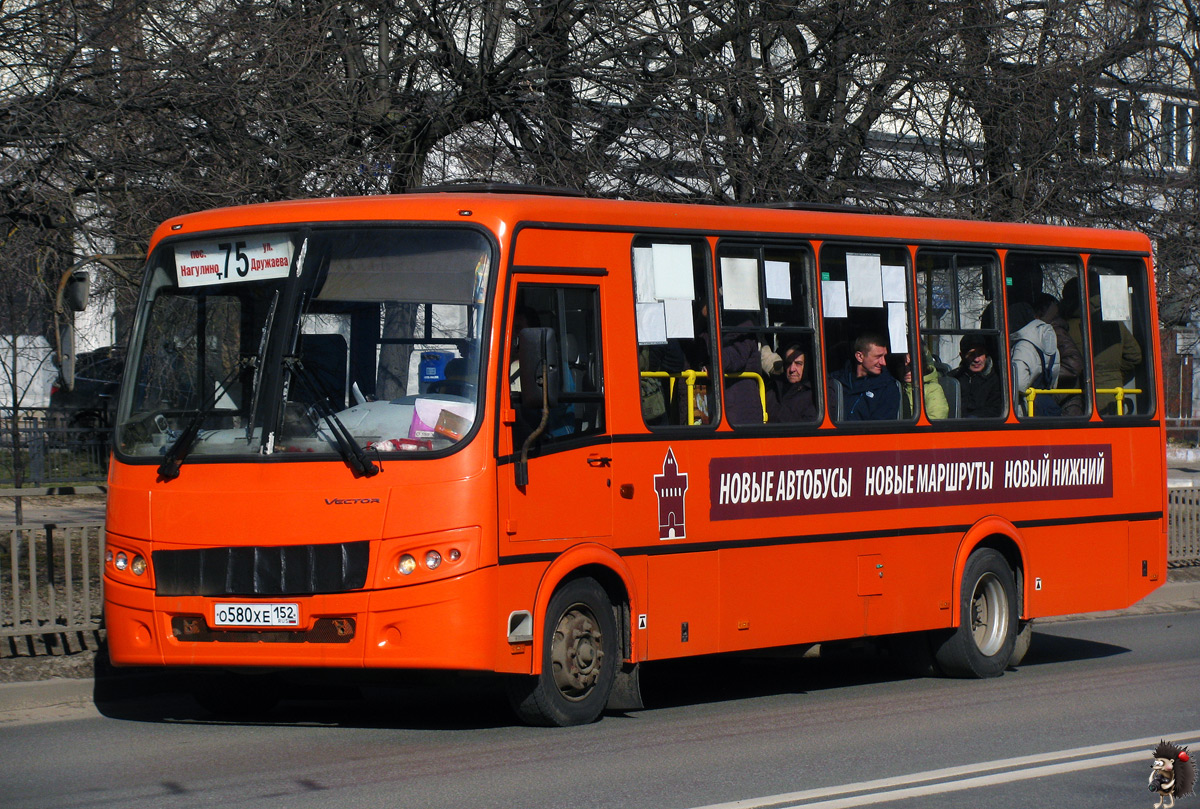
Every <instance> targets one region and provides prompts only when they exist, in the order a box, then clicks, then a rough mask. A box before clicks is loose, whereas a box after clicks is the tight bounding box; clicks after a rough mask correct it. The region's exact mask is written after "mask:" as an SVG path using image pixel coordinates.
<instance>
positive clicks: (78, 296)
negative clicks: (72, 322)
mask: <svg viewBox="0 0 1200 809" xmlns="http://www.w3.org/2000/svg"><path fill="white" fill-rule="evenodd" d="M91 286H92V280H91V277H90V276H89V275H88V274H87V273H86V272H83V271H79V272H73V273H71V277H70V278H69V279H67V285H66V287H65V288H64V289H63V303H65V304H66V305H67V308H68V309H70V310H71V311H72V312H82V311H83V310H84V309H86V308H87V305H88V296H89V295H90V293H91Z"/></svg>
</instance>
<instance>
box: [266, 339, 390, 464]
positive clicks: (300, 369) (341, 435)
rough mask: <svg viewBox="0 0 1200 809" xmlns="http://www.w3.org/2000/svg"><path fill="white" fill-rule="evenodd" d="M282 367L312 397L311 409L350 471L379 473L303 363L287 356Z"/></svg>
mask: <svg viewBox="0 0 1200 809" xmlns="http://www.w3.org/2000/svg"><path fill="white" fill-rule="evenodd" d="M283 367H284V368H285V369H286V370H287V371H289V372H291V373H292V374H294V375H295V376H296V378H297V379H299V380H300V384H301V385H303V386H304V388H305V390H307V391H308V392H309V395H311V396H312V397H313V405H312V406H313V408H314V409H315V410H316V411H317V415H318V416H319V417H320V418H321V419H322V420H324V421H325V423H326V424H328V425H329V432H331V433H333V440H334V442H335V443H336V444H337V448H338V452H339V453H340V454H341V456H342V460H344V461H345V462H346V466H348V467H350V471H351V472H353V473H354V476H355V477H356V478H358V477H367V478H369V477H371V476H373V475H376V474H378V473H379V467H378V466H376V465H375V463H374V462H373V461H372V460H371V459H370V458H368V457H367V453H366V452H365V451H364V450H363V448H362V447H360V446H359V445H358V442H357V441H355V440H354V436H353V434H351V432H350V431H349V430H348V429H346V425H345V424H343V423H342V420H341V419H339V418H338V417H337V414H336V413H334V412H333V409H332V408H331V407H330V406H329V402H328V401H327V397H326V396H325V395H324V394H322V393H321V391H320V390H318V389H317V383H316V382H315V381H314V380H313V378H312V375H311V374H310V373H309V372H308V369H306V368H305V367H304V363H303V362H301V361H300V358H299V357H297V356H287V357H284V358H283Z"/></svg>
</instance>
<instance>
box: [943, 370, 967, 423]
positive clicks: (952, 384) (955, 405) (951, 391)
mask: <svg viewBox="0 0 1200 809" xmlns="http://www.w3.org/2000/svg"><path fill="white" fill-rule="evenodd" d="M938 384H939V385H941V386H942V392H943V393H945V394H946V404H947V405H949V406H950V409H949V411H948V413H947V414H946V418H948V419H956V418H958V417H959V416H958V414H959V413H960V412H961V411H962V386H961V385H960V384H959V382H958V380H957V379H956V378H954V377H952V376H949V375H939V376H938Z"/></svg>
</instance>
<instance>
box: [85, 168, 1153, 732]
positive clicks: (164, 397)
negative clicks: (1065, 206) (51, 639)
mask: <svg viewBox="0 0 1200 809" xmlns="http://www.w3.org/2000/svg"><path fill="white" fill-rule="evenodd" d="M1085 315H1086V316H1085ZM1155 322H1156V310H1155V295H1154V273H1153V268H1152V264H1151V245H1150V242H1149V241H1148V239H1147V238H1146V237H1145V236H1143V235H1140V234H1136V233H1128V232H1118V231H1109V230H1091V229H1082V228H1068V227H1050V226H1036V225H1022V224H998V223H992V222H969V221H951V220H941V219H926V218H908V217H899V216H878V215H870V214H863V213H855V212H850V211H828V210H803V209H796V208H787V207H779V208H763V207H723V206H704V205H681V204H657V203H642V202H628V201H616V200H597V199H585V198H580V197H573V196H570V195H568V194H561V195H554V194H547V193H535V192H532V191H521V190H513V189H505V190H503V192H502V191H501V190H498V189H496V188H490V189H473V190H471V191H469V192H467V191H462V190H433V191H429V192H424V193H414V194H411V195H401V196H379V197H370V198H357V199H319V200H310V201H296V202H284V203H277V204H265V205H253V206H246V207H238V208H228V209H221V210H211V211H206V212H202V213H195V214H189V215H186V216H180V217H177V218H174V219H171V220H169V221H167V222H165V223H164V224H163V225H162V226H161V227H160V228H159V229H158V230H157V232H156V233H155V234H154V237H153V240H152V241H151V244H150V248H149V255H148V263H147V265H146V270H145V281H144V285H143V288H142V292H141V296H140V302H139V304H138V309H137V313H136V316H135V318H134V321H133V325H132V333H131V335H132V336H131V340H130V345H129V349H128V361H127V370H126V376H125V379H124V382H123V385H122V388H121V394H120V396H121V400H120V404H119V408H118V415H117V425H116V428H115V432H114V439H113V440H114V456H113V462H112V465H111V467H110V472H109V499H108V515H107V538H106V543H107V547H106V563H105V605H106V606H105V620H106V626H107V631H108V644H109V651H110V655H111V658H112V661H113V663H114V664H116V665H119V666H122V665H124V666H130V665H138V666H146V665H152V666H203V667H214V668H213V669H212V671H213V674H214V676H215V675H216V673H217V669H220V670H225V671H228V672H232V673H234V674H236V672H238V671H239V670H241V671H252V670H260V669H262V668H291V667H326V668H340V669H344V668H365V669H424V670H431V669H432V670H447V671H449V670H453V671H476V672H494V673H498V674H502V675H507V676H506V677H505V681H506V682H507V683H508V686H509V693H510V696H511V700H512V703H513V705H514V707H515V708H516V710H517V712H518V715H519V716H520V717H521V718H522V719H524V720H525V721H528V722H531V723H538V724H548V725H570V724H579V723H586V722H590V721H593V720H595V719H596V718H597V717H598V716H599V715H600V714H601V712H602V711H603V710H604V709H605V707H606V705H607V706H610V707H611V706H616V705H621V706H625V707H629V706H636V705H637V704H638V702H639V700H640V696H639V691H638V665H639V664H640V663H641V662H643V661H652V660H662V659H667V658H676V657H682V656H688V655H703V654H710V653H717V652H733V651H741V650H749V649H761V648H766V647H780V646H792V645H803V644H814V643H820V642H831V641H834V640H839V639H854V638H864V637H880V638H887V639H888V640H889V641H890V643H891V647H892V648H893V649H895V650H897V651H898V652H899V653H902V654H903V655H905V656H906V659H907V660H908V661H909V662H910V663H912V664H914V665H916V666H917V667H921V668H928V669H933V670H936V671H938V672H940V673H943V674H946V675H950V676H967V677H990V676H996V675H999V674H1001V673H1002V672H1003V671H1004V670H1005V669H1006V668H1008V667H1009V666H1012V665H1015V664H1016V663H1018V662H1019V661H1020V659H1021V656H1022V655H1023V654H1024V650H1025V649H1026V648H1027V647H1028V639H1029V636H1030V622H1032V621H1033V620H1034V619H1035V618H1038V617H1041V616H1050V615H1058V614H1065V613H1076V612H1083V611H1093V610H1106V609H1114V608H1121V607H1125V606H1128V605H1130V604H1133V603H1134V602H1136V601H1138V600H1139V599H1141V598H1143V597H1144V596H1145V595H1146V594H1147V593H1149V592H1151V591H1152V590H1153V589H1154V588H1155V587H1157V586H1158V585H1159V584H1161V583H1162V581H1163V580H1164V578H1165V574H1166V547H1167V542H1166V531H1167V527H1166V525H1167V524H1166V520H1165V513H1166V491H1165V477H1166V462H1165V453H1164V423H1163V413H1162V390H1161V382H1160V380H1159V379H1158V377H1157V375H1156V372H1155V369H1156V368H1158V367H1159V366H1160V363H1159V354H1158V343H1157V341H1156V340H1155V328H1154V324H1155ZM231 676H234V675H233V674H231ZM239 694H243V692H240V691H239V689H238V687H237V686H229V687H226V688H224V689H223V690H222V691H221V692H219V693H218V694H217V695H216V696H215V697H214V698H213V699H212V701H213V702H215V703H216V704H217V705H218V706H219V705H220V704H221V701H222V700H227V701H228V704H230V705H232V704H234V703H235V702H236V701H237V699H238V697H239ZM243 695H244V694H243Z"/></svg>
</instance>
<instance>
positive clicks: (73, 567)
mask: <svg viewBox="0 0 1200 809" xmlns="http://www.w3.org/2000/svg"><path fill="white" fill-rule="evenodd" d="M103 553H104V524H103V523H90V524H83V523H81V524H77V525H53V524H46V525H37V526H34V525H18V526H8V527H4V528H0V639H8V638H27V639H31V640H33V639H37V640H40V641H41V642H42V643H43V644H44V646H45V647H46V649H47V651H53V650H55V649H56V648H58V647H60V646H62V645H63V637H64V636H66V635H68V634H71V633H80V632H95V631H97V630H99V628H100V622H101V617H102V614H103V605H104V590H103V587H104V584H103V581H104V576H103V571H104V567H103Z"/></svg>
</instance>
